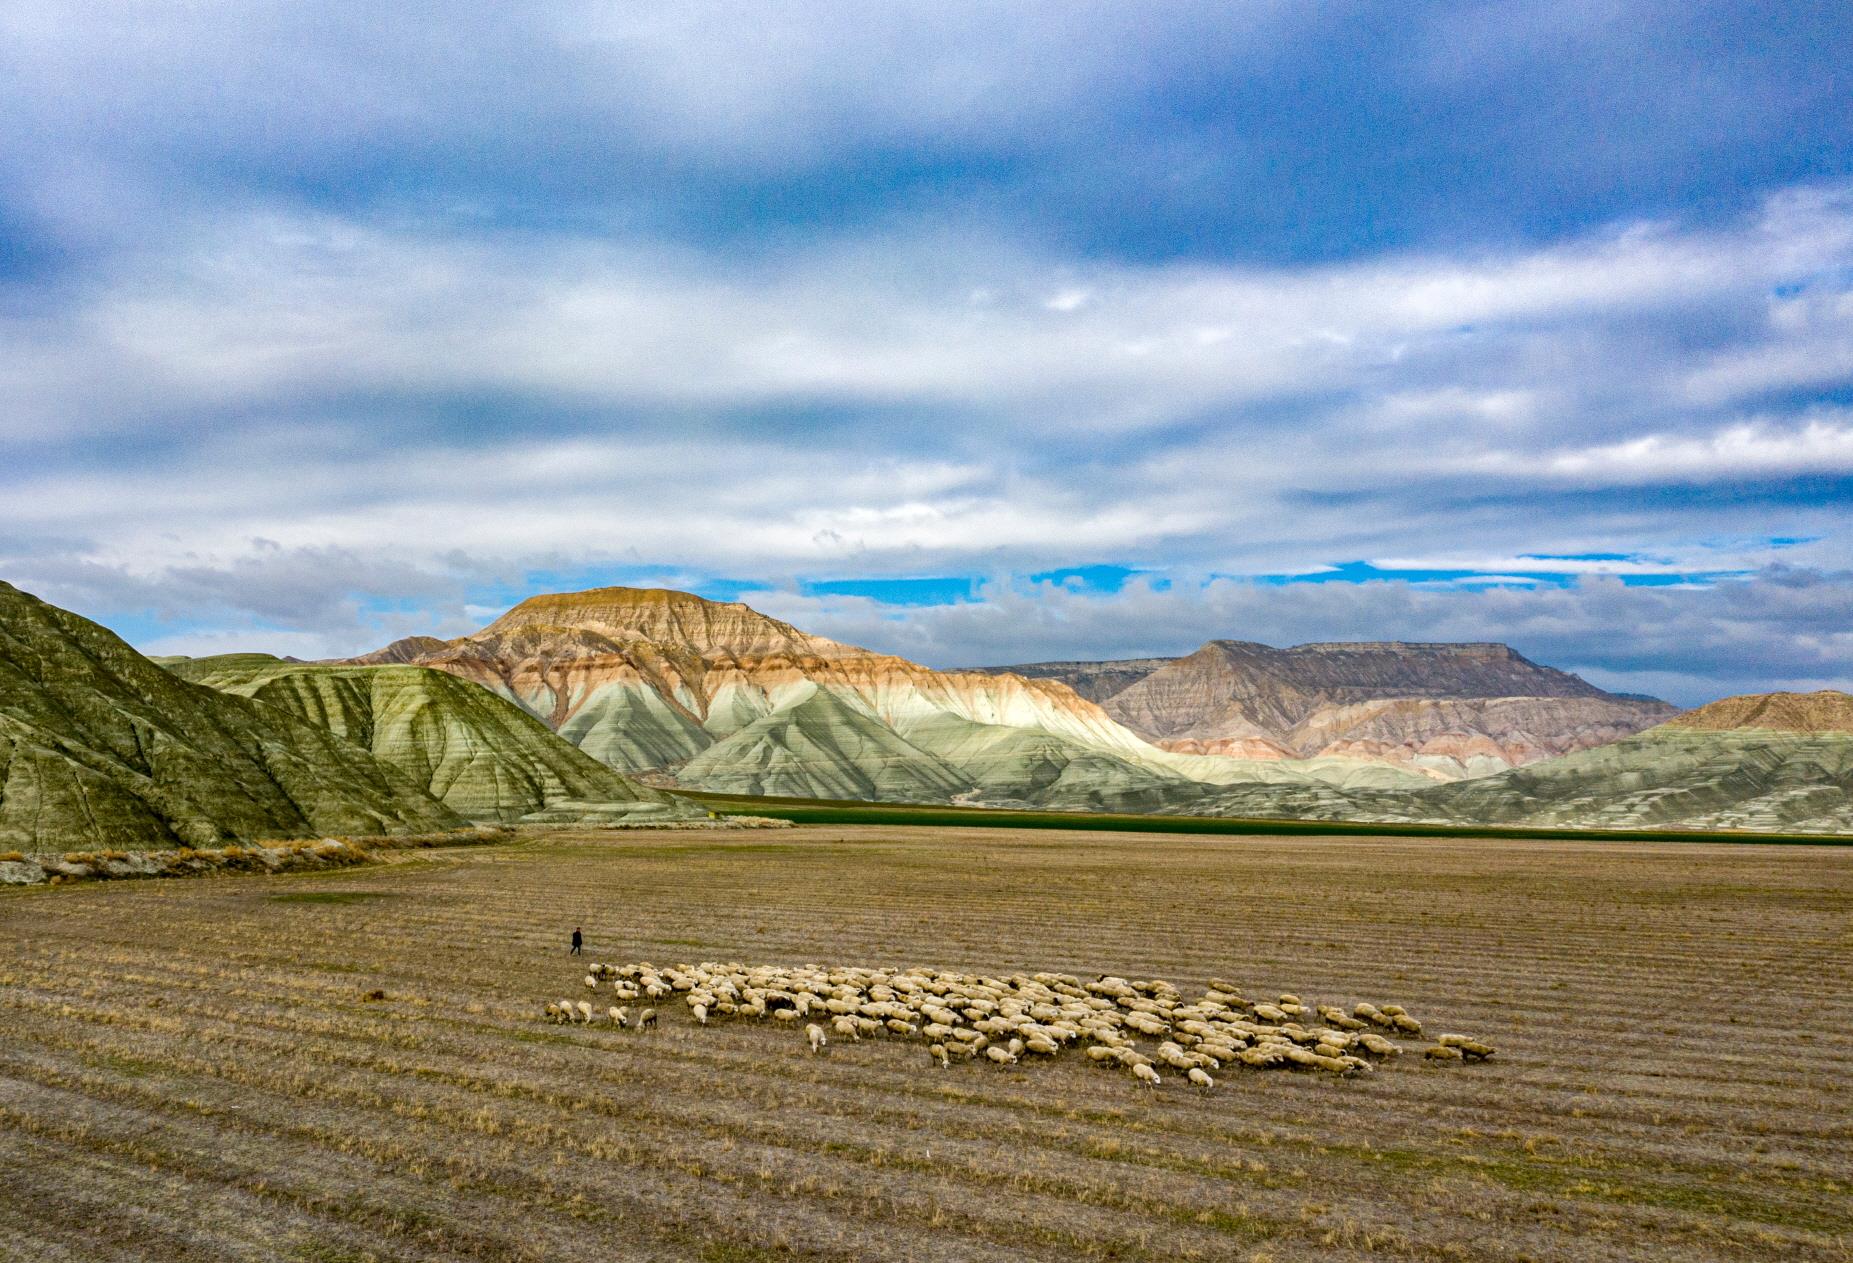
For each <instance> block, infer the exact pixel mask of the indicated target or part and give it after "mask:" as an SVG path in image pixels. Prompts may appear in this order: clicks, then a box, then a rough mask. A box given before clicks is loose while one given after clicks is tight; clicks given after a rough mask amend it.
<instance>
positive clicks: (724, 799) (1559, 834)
mask: <svg viewBox="0 0 1853 1263" xmlns="http://www.w3.org/2000/svg"><path fill="white" fill-rule="evenodd" d="M676 792H677V793H679V794H681V795H682V796H684V797H686V798H692V799H695V800H696V801H697V802H700V803H703V804H705V805H706V806H707V807H709V808H710V809H711V810H713V811H715V812H724V813H732V814H736V815H754V816H770V817H773V818H775V819H780V820H789V821H791V822H792V823H793V824H841V825H856V824H895V825H919V826H929V827H937V828H995V829H1092V830H1099V831H1111V832H1115V833H1212V834H1249V835H1253V834H1267V835H1296V834H1297V835H1301V836H1308V837H1312V836H1320V837H1330V836H1333V835H1343V836H1347V837H1359V836H1362V837H1387V838H1430V837H1439V838H1449V837H1455V838H1532V839H1538V840H1550V839H1569V840H1576V841H1586V842H1759V843H1768V844H1783V845H1802V846H1848V845H1853V837H1849V836H1847V835H1845V834H1837V833H1752V832H1749V831H1747V830H1725V829H1569V828H1558V829H1534V828H1519V827H1514V826H1512V825H1441V824H1375V823H1370V822H1365V821H1353V820H1278V819H1234V818H1229V817H1222V816H1140V815H1114V814H1111V813H1108V812H1082V811H1014V810H1009V809H1006V808H1000V807H944V806H921V805H913V804H906V803H868V802H848V801H841V800H836V799H828V798H753V797H748V796H746V795H740V794H706V793H701V792H698V791H693V790H677V791H676Z"/></svg>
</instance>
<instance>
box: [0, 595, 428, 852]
mask: <svg viewBox="0 0 1853 1263" xmlns="http://www.w3.org/2000/svg"><path fill="white" fill-rule="evenodd" d="M464 823H465V822H464V820H463V819H462V818H461V817H460V816H459V815H458V814H457V813H456V812H454V811H452V810H451V809H450V808H449V807H446V806H445V805H444V804H443V803H441V802H438V801H437V800H436V799H434V798H432V797H431V795H430V794H428V793H426V792H425V790H424V789H423V788H421V787H420V786H418V785H416V784H414V783H413V782H412V781H411V780H410V779H409V778H408V777H406V776H405V775H404V774H403V773H401V772H400V771H399V770H398V769H397V768H395V767H393V766H391V765H390V764H387V763H384V762H381V761H380V760H378V759H375V758H374V757H373V756H372V755H371V754H369V753H368V752H367V751H365V750H363V749H360V748H359V747H357V746H354V745H350V744H349V743H347V742H345V741H343V740H341V739H340V738H338V737H336V736H334V735H333V734H332V733H330V732H329V731H328V730H327V729H325V728H323V727H321V726H319V725H316V724H312V723H308V722H305V721H304V720H302V719H299V718H297V717H296V716H294V715H292V714H289V713H286V712H284V711H280V710H276V709H273V708H272V707H269V706H266V705H264V704H263V703H262V702H255V701H250V700H247V699H245V698H242V697H230V696H227V695H225V694H223V693H218V692H215V691H213V690H212V689H209V688H204V687H202V686H200V685H197V684H190V683H188V682H186V681H184V680H181V679H179V678H177V677H175V676H173V675H170V674H169V673H168V672H166V671H164V670H162V669H161V668H160V667H159V666H157V665H155V664H154V663H153V662H151V661H149V660H148V659H147V658H144V657H142V655H141V654H139V653H137V652H136V651H135V650H134V649H131V648H130V647H129V646H128V645H126V644H124V643H123V642H122V641H121V640H119V639H118V638H117V637H116V636H114V635H112V634H111V633H110V632H108V631H106V630H104V629H103V628H101V627H99V626H97V625H96V624H95V623H92V622H90V621H88V620H87V619H83V618H79V617H78V616H77V615H75V614H72V613H70V612H68V611H66V610H61V609H59V608H57V607H56V606H53V605H47V604H46V603H45V602H43V601H40V600H39V599H38V598H36V597H33V596H30V595H28V594H26V593H24V592H21V591H20V590H19V589H17V588H15V587H13V586H11V585H10V584H7V583H0V851H13V850H17V851H49V850H63V849H66V848H71V847H110V848H119V849H125V850H142V849H153V848H160V847H178V846H190V847H214V846H222V845H224V844H226V843H229V842H241V841H251V840H255V839H260V838H302V837H312V836H317V835H320V834H328V833H334V834H347V835H376V834H403V833H429V832H435V831H441V830H445V829H453V828H460V827H462V826H463V824H464Z"/></svg>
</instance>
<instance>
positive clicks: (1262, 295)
mask: <svg viewBox="0 0 1853 1263" xmlns="http://www.w3.org/2000/svg"><path fill="white" fill-rule="evenodd" d="M1848 47H1853V10H1850V9H1849V8H1848V6H1846V5H1845V4H1843V3H1839V4H1836V3H1825V2H1824V3H1800V2H1792V3H1760V4H1748V3H1744V4H1695V3H1678V4H1675V3H1664V4H1642V3H1625V2H1621V0H1616V2H1612V3H1603V2H1599V0H1590V2H1588V3H1564V4H1557V5H1548V6H1546V5H1538V4H1506V3H1480V4H1423V3H1401V4H1395V5H1390V4H1381V5H1374V4H1345V5H1321V4H1312V5H1307V4H1284V3H1243V2H1241V0H1235V2H1228V0H1225V2H1222V3H1215V4H1181V3H1180V4H1147V5H1126V4H1104V3H1103V4H1085V3H1084V4H1073V3H1066V4H1033V3H1025V4H1019V5H1013V6H992V5H978V4H959V3H939V4H933V5H925V4H920V5H914V4H895V5H889V6H881V7H879V8H877V9H871V8H870V7H869V6H864V5H850V4H847V3H843V4H805V3H794V4H789V5H780V6H776V7H775V8H772V9H769V10H743V9H741V8H740V7H739V6H733V5H719V4H712V5H710V4H689V5H681V6H674V7H648V8H646V7H642V6H626V5H617V4H581V3H572V2H562V3H560V4H555V5H548V6H507V5H488V4H480V5H478V4H470V3H460V4H457V5H451V6H445V7H444V8H442V9H441V10H439V11H435V12H432V11H422V12H415V11H413V10H410V9H402V8H396V7H393V6H384V7H382V6H363V5H358V4H355V5H334V4H317V3H293V4H274V5H264V4H239V5H229V4H227V5H220V4H214V3H210V2H206V3H200V4H193V5H187V6H147V5H141V4H128V3H122V4H114V3H109V2H108V0H102V2H92V3H86V4H83V5H76V4H71V5H62V4H58V3H55V2H46V3H36V4H33V5H15V6H10V7H5V8H0V110H3V111H4V112H5V115H6V117H7V118H8V120H9V125H8V126H7V128H5V129H4V132H3V133H0V400H4V401H5V403H6V406H5V408H4V409H0V504H4V505H5V509H4V510H3V511H0V576H4V577H6V578H8V579H10V580H11V581H13V582H15V583H17V584H19V585H20V586H23V587H26V588H27V589H29V590H32V591H35V592H38V593H39V594H41V595H43V596H45V597H47V598H48V599H51V600H54V601H58V602H60V603H62V604H66V605H68V606H70V607H72V608H75V609H77V610H79V611H81V612H83V613H85V614H88V615H90V616H92V617H95V618H98V619H100V620H101V621H103V622H105V623H107V624H108V625H110V626H112V627H115V628H117V629H118V630H120V631H122V632H123V633H124V634H125V635H128V636H129V637H130V638H131V639H132V640H133V641H134V642H135V643H137V644H138V645H141V646H143V647H145V648H148V649H151V650H155V651H209V650H214V649H219V648H272V649H275V650H278V651H281V652H294V653H298V654H301V655H305V656H320V655H328V654H339V653H346V652H351V651H354V650H359V649H364V648H369V647H372V646H374V645H376V644H378V643H380V642H381V641H383V640H385V639H388V638H390V637H392V636H396V635H400V634H404V633H407V632H412V631H421V632H438V633H445V634H454V633H457V632H461V631H464V630H468V629H469V628H471V627H473V626H475V625H477V624H479V623H480V622H481V621H483V619H484V618H485V617H486V616H489V615H491V614H493V612H495V611H496V610H499V609H500V608H502V607H504V606H506V604H508V603H509V602H511V601H513V600H517V599H520V598H521V597H522V596H525V595H528V594H529V593H532V592H535V591H542V590H548V589H551V588H565V587H580V586H590V585H594V584H599V583H610V582H629V583H647V584H666V585H673V586H682V587H687V588H690V589H693V590H696V591H700V592H703V593H704V594H707V595H712V596H716V597H725V598H729V599H733V598H739V599H745V600H748V601H749V602H750V603H752V604H754V605H756V606H758V607H760V608H763V609H766V610H768V612H772V613H776V614H778V615H780V616H782V617H786V618H789V619H792V620H793V621H796V622H799V623H801V624H802V625H804V626H806V627H809V628H813V629H815V630H818V631H821V632H824V633H826V634H829V635H834V636H838V637H841V638H845V639H850V640H856V641H860V642H862V643H868V644H871V645H874V646H877V647H880V648H885V649H892V650H895V651H897V652H903V653H908V654H910V655H912V656H915V657H918V658H920V659H922V660H924V661H928V662H931V663H934V664H936V665H953V664H959V663H972V662H984V661H990V662H998V661H1025V660H1034V659H1044V658H1053V657H1097V656H1098V657H1106V656H1131V655H1142V654H1150V653H1175V652H1182V651H1186V650H1188V649H1190V648H1192V647H1194V646H1195V645H1196V644H1198V643H1201V641H1203V640H1205V639H1208V638H1210V637H1213V636H1229V637H1238V638H1245V639H1256V640H1267V641H1272V642H1275V643H1291V642H1294V641H1303V640H1324V639H1341V638H1404V639H1476V640H1477V639H1497V640H1507V641H1510V642H1511V643H1513V644H1515V645H1517V646H1518V647H1519V648H1520V649H1521V650H1523V651H1524V652H1526V653H1529V654H1531V655H1533V656H1535V657H1539V658H1541V659H1543V660H1545V661H1549V662H1551V663H1553V664H1555V665H1559V666H1565V667H1569V668H1572V669H1576V670H1580V671H1583V672H1585V673H1586V674H1589V675H1590V676H1591V678H1594V679H1597V680H1599V681H1600V682H1602V683H1604V684H1607V685H1610V686H1612V687H1618V688H1633V689H1641V690H1645V691H1658V692H1661V693H1663V694H1666V695H1669V696H1672V697H1674V698H1675V699H1676V700H1681V701H1700V700H1704V699H1706V698H1709V697H1714V696H1719V695H1722V694H1724V693H1728V692H1734V691H1743V690H1748V689H1755V688H1773V687H1824V686H1846V685H1848V684H1849V683H1853V670H1849V668H1848V666H1847V663H1848V651H1849V649H1850V648H1853V631H1849V630H1846V629H1847V628H1849V626H1850V625H1853V624H1849V621H1848V619H1847V618H1846V615H1847V614H1848V613H1849V611H1850V608H1853V558H1850V557H1849V551H1848V543H1847V521H1846V519H1847V508H1848V504H1849V501H1850V498H1853V128H1850V127H1849V119H1850V118H1853V90H1850V89H1849V85H1848V79H1847V76H1846V73H1845V70H1844V65H1843V62H1844V57H1843V56H1842V55H1841V50H1844V49H1846V48H1848Z"/></svg>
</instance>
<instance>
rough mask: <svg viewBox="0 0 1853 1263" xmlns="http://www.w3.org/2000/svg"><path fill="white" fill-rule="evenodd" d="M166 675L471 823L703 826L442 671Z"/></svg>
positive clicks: (194, 664) (301, 666)
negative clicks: (356, 759)
mask: <svg viewBox="0 0 1853 1263" xmlns="http://www.w3.org/2000/svg"><path fill="white" fill-rule="evenodd" d="M164 665H166V666H167V668H168V670H170V671H173V672H174V673H176V674H178V675H180V676H182V677H183V678H185V679H189V680H192V681H194V682H195V683H198V684H204V685H207V686H209V687H211V688H215V689H218V690H219V691H221V692H226V693H234V694H237V695H238V696H241V697H250V698H255V699H256V700H258V701H260V702H263V703H266V704H268V705H270V706H272V707H275V708H277V709H280V710H285V711H288V712H289V713H291V714H293V715H296V716H297V717H299V718H301V719H304V720H307V721H309V722H310V723H314V724H317V725H319V726H320V727H323V728H326V729H328V730H329V731H331V732H333V733H334V734H335V735H336V736H338V737H341V738H343V739H344V740H346V741H349V742H352V743H354V744H356V745H361V746H364V747H366V748H367V749H368V750H369V751H370V752H371V753H372V754H373V755H374V757H376V758H378V759H380V760H381V761H382V762H384V763H388V764H390V765H392V766H394V767H396V768H398V769H399V770H400V771H401V772H403V773H405V774H406V776H407V777H409V778H410V779H411V780H412V781H413V782H415V783H416V784H418V785H420V786H422V787H423V788H424V789H425V790H426V791H427V792H428V793H430V794H431V795H432V797H434V798H437V799H438V800H439V801H441V802H443V803H444V804H445V805H446V806H448V807H450V808H451V809H452V810H453V811H455V812H457V813H458V814H459V815H461V816H464V817H465V818H467V819H469V820H473V821H480V822H484V823H501V824H513V823H517V822H519V821H522V820H524V819H539V818H544V819H546V820H547V821H549V822H561V821H572V822H576V823H643V822H654V821H667V820H676V819H692V818H697V817H700V818H705V817H706V815H707V813H706V811H705V809H702V808H699V807H696V806H695V805H694V804H693V803H690V802H688V801H687V800H686V799H679V798H675V797H673V796H672V795H669V794H665V793H663V792H661V791H660V790H655V789H648V788H645V787H644V786H641V785H639V784H637V783H636V782H635V781H632V780H630V779H629V778H628V777H625V776H623V775H622V774H621V773H619V772H617V771H615V770H614V769H612V768H610V767H607V766H606V765H605V764H603V763H600V762H599V761H598V760H596V759H594V758H592V757H591V756H590V755H588V754H586V753H585V752H584V751H582V750H579V749H578V748H577V747H575V746H573V745H572V744H571V743H570V742H567V741H564V740H562V739H561V738H560V737H559V736H558V735H556V734H555V733H554V732H552V731H551V730H550V729H548V728H547V726H546V725H545V724H542V723H541V722H540V721H539V720H537V719H535V718H534V717H533V716H532V715H529V714H528V713H527V712H526V711H524V710H522V709H521V708H520V707H518V706H515V705H513V704H511V703H510V702H508V701H507V700H506V699H504V698H502V697H499V696H497V695H496V694H494V693H491V692H490V691H488V690H487V689H484V688H482V687H480V686H478V685H476V684H472V683H470V682H469V681H467V680H463V679H459V678H458V677H456V676H454V675H450V674H447V673H445V672H443V671H435V670H432V669H430V668H428V667H418V666H410V665H403V664H400V665H387V666H330V665H326V664H316V663H291V662H284V661H282V660H280V659H277V658H272V657H270V656H269V655H267V654H226V655H221V656H218V657H211V658H197V659H178V660H168V661H167V662H166V663H165V664H164Z"/></svg>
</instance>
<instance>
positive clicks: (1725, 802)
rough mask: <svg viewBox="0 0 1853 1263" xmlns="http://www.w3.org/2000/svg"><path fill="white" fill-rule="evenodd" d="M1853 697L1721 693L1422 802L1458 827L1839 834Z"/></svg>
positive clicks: (1851, 771)
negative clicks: (1635, 730) (1589, 745)
mask: <svg viewBox="0 0 1853 1263" xmlns="http://www.w3.org/2000/svg"><path fill="white" fill-rule="evenodd" d="M1850 791H1853V697H1849V696H1848V695H1847V694H1845V693H1833V692H1827V693H1810V694H1797V693H1766V694H1757V695H1750V696H1744V697H1727V698H1725V699H1723V700H1722V701H1717V702H1712V703H1711V704H1709V705H1707V706H1702V707H1700V708H1698V709H1697V710H1695V711H1691V712H1689V713H1687V714H1684V715H1680V716H1678V717H1676V718H1675V719H1673V720H1671V721H1670V722H1668V723H1664V724H1661V725H1660V726H1659V727H1656V728H1650V729H1648V730H1647V731H1646V732H1643V733H1640V734H1638V735H1637V736H1633V737H1629V738H1627V739H1626V740H1623V741H1617V742H1615V743H1614V744H1613V745H1608V746H1603V747H1601V748H1599V749H1593V750H1583V751H1580V752H1578V753H1576V754H1570V755H1566V756H1564V757H1563V758H1560V759H1553V760H1551V761H1549V762H1547V763H1540V764H1537V765H1536V766H1534V767H1527V768H1519V769H1516V770H1514V771H1511V772H1507V773H1505V774H1504V775H1502V776H1493V777H1488V778H1486V779H1484V780H1479V781H1471V782H1464V783H1462V784H1459V785H1450V786H1446V787H1444V788H1442V789H1439V790H1436V791H1434V792H1432V793H1430V794H1427V795H1425V796H1424V797H1425V798H1426V799H1427V800H1429V801H1431V802H1433V803H1435V804H1437V805H1438V806H1440V807H1441V808H1442V809H1443V810H1444V811H1445V812H1446V813H1448V814H1450V815H1452V816H1454V817H1456V818H1459V819H1463V820H1470V821H1488V822H1511V823H1524V824H1576V825H1583V826H1600V825H1657V824H1674V825H1686V826H1693V827H1704V828H1740V829H1794V830H1801V831H1811V830H1828V831H1841V830H1845V829H1848V828H1850V827H1853V798H1850V797H1849V792H1850Z"/></svg>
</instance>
